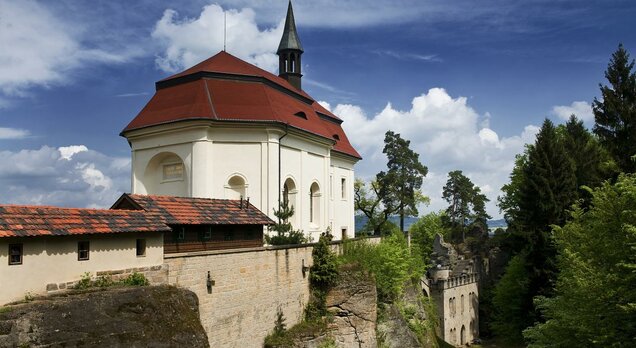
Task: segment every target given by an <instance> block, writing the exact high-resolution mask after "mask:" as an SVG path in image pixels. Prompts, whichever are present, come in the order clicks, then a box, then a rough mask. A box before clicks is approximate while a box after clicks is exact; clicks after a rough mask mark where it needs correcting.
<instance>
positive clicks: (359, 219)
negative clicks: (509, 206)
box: [355, 215, 508, 232]
mask: <svg viewBox="0 0 636 348" xmlns="http://www.w3.org/2000/svg"><path fill="white" fill-rule="evenodd" d="M417 220H419V217H410V216H409V217H405V218H404V229H406V230H407V231H408V230H409V229H410V228H411V225H413V224H414V223H416V222H417ZM355 221H356V232H359V231H361V230H362V227H364V225H365V224H366V223H367V221H369V218H367V217H366V216H365V215H356V218H355ZM389 221H391V222H392V223H394V224H396V225H397V226H399V225H400V217H399V216H391V217H390V218H389ZM499 227H501V228H504V229H505V228H506V227H508V225H507V224H506V220H504V219H497V220H488V228H499Z"/></svg>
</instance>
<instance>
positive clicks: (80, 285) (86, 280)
mask: <svg viewBox="0 0 636 348" xmlns="http://www.w3.org/2000/svg"><path fill="white" fill-rule="evenodd" d="M91 285H92V282H91V274H90V272H85V273H84V274H82V278H80V280H79V281H78V282H77V284H75V289H87V288H89V287H90V286H91Z"/></svg>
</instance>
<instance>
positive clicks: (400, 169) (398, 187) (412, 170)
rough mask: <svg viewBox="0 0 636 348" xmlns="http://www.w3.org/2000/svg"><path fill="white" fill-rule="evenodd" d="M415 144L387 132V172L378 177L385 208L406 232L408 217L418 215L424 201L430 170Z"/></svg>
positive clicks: (385, 144)
mask: <svg viewBox="0 0 636 348" xmlns="http://www.w3.org/2000/svg"><path fill="white" fill-rule="evenodd" d="M410 144H411V142H410V141H409V140H406V139H402V137H400V134H396V133H395V132H393V131H387V132H386V134H385V136H384V150H382V152H383V153H385V154H386V157H387V159H388V162H387V164H386V165H387V167H388V170H387V171H386V172H384V171H382V172H380V173H378V175H377V176H376V180H377V181H378V183H379V184H380V197H381V198H382V203H384V207H385V209H388V210H389V211H394V212H396V213H397V214H398V215H399V216H400V230H401V231H404V217H405V216H416V215H417V204H418V203H419V202H420V201H421V200H422V197H423V196H421V194H420V192H419V190H420V187H422V180H423V178H424V177H425V176H426V174H427V173H428V168H426V166H424V165H423V164H422V163H420V159H419V157H420V155H419V154H417V152H415V151H413V150H411V148H410V147H409V145H410Z"/></svg>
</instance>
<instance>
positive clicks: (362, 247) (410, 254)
mask: <svg viewBox="0 0 636 348" xmlns="http://www.w3.org/2000/svg"><path fill="white" fill-rule="evenodd" d="M341 260H342V262H344V263H356V262H357V263H360V265H361V266H362V267H363V268H365V269H366V270H367V271H369V272H371V273H372V274H373V275H374V276H375V280H376V284H377V290H378V299H379V300H380V301H381V302H391V301H393V300H394V299H396V298H397V297H398V296H399V295H400V294H401V293H402V291H403V290H404V284H405V283H406V282H408V281H409V280H411V279H417V278H419V277H421V275H422V274H424V264H423V262H422V259H421V257H420V253H419V252H418V251H417V250H409V247H408V245H407V242H406V239H405V238H404V235H403V234H402V233H397V232H396V233H392V234H391V235H389V236H387V237H385V238H383V239H382V241H381V242H380V243H379V244H377V245H372V244H370V243H368V242H366V241H364V240H362V241H351V242H347V243H345V246H344V252H343V254H342V256H341Z"/></svg>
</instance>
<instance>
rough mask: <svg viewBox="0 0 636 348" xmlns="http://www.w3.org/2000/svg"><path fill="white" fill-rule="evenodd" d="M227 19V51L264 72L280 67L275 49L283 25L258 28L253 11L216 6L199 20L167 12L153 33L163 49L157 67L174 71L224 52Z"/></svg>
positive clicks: (206, 8)
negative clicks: (225, 21)
mask: <svg viewBox="0 0 636 348" xmlns="http://www.w3.org/2000/svg"><path fill="white" fill-rule="evenodd" d="M224 16H227V52H229V53H231V54H233V55H235V56H237V57H239V58H242V59H244V60H246V61H248V62H250V63H253V64H255V65H257V66H259V67H260V68H263V69H265V70H269V71H272V72H273V71H275V70H276V69H277V67H278V57H277V56H276V54H275V53H276V52H275V50H276V48H277V47H278V43H279V41H280V37H281V35H282V30H283V29H282V27H283V25H282V24H283V22H282V21H281V22H279V23H278V25H276V26H275V27H271V28H265V29H259V27H258V25H257V21H256V15H255V13H254V10H252V9H251V8H244V9H241V10H227V11H224V10H223V8H222V7H221V6H219V5H216V4H212V5H208V6H205V7H204V8H203V10H202V11H201V13H200V15H199V17H198V18H179V15H178V13H177V12H176V11H174V10H172V9H168V10H166V11H165V12H164V14H163V17H162V18H161V19H160V20H159V21H158V22H157V23H156V25H155V29H154V31H153V32H152V37H153V38H154V39H155V40H156V41H157V42H158V43H159V44H160V45H161V46H162V47H163V53H162V54H160V55H159V56H158V57H157V59H156V60H155V62H156V64H157V67H159V68H160V69H161V70H164V71H167V72H175V71H178V70H181V69H184V68H188V67H190V66H192V65H194V64H196V63H198V62H200V61H202V60H204V59H206V58H208V57H210V56H211V55H213V54H216V53H217V52H218V51H220V50H222V49H223V42H224V39H223V38H224V34H223V28H224ZM281 16H282V15H281Z"/></svg>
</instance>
